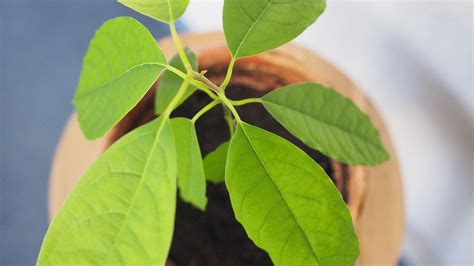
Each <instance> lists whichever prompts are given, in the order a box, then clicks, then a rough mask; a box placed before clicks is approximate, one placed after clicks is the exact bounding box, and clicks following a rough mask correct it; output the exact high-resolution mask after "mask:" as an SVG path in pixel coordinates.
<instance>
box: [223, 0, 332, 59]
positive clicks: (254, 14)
mask: <svg viewBox="0 0 474 266" xmlns="http://www.w3.org/2000/svg"><path fill="white" fill-rule="evenodd" d="M325 7H326V1H325V0H225V1H224V19H223V20H224V33H225V37H226V40H227V46H228V47H229V50H230V52H231V54H232V55H233V57H234V58H240V57H246V56H251V55H255V54H258V53H261V52H265V51H268V50H271V49H274V48H277V47H278V46H281V45H283V44H285V43H287V42H289V41H291V40H293V39H294V38H296V37H297V36H298V35H300V34H301V33H302V32H303V31H304V30H305V29H306V28H307V27H308V26H309V25H311V24H312V23H313V22H315V21H316V19H317V18H318V17H319V15H321V13H322V12H323V11H324V9H325Z"/></svg>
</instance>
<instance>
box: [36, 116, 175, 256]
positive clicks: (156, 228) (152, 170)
mask: <svg viewBox="0 0 474 266" xmlns="http://www.w3.org/2000/svg"><path fill="white" fill-rule="evenodd" d="M176 190H177V189H176V154H175V146H174V140H173V133H172V131H171V127H170V125H169V120H168V119H161V118H158V119H156V120H154V121H153V122H151V123H149V124H147V125H145V126H142V127H140V128H138V129H136V130H134V131H133V132H131V133H130V134H128V135H126V136H124V137H123V138H121V139H120V140H118V141H117V142H116V143H115V144H114V145H112V146H111V147H110V148H109V149H108V150H107V151H106V152H105V153H104V154H103V155H102V156H101V157H100V158H99V159H98V160H97V161H96V162H95V163H94V165H92V167H91V168H90V169H89V170H88V171H87V172H86V173H85V175H84V176H83V177H82V178H81V180H80V181H79V183H78V185H77V186H76V187H75V188H74V190H73V191H72V192H71V193H70V195H69V196H68V198H67V200H66V201H65V203H64V205H63V207H62V208H61V210H60V211H59V213H58V214H57V216H56V217H55V218H54V220H53V222H52V224H51V226H50V228H49V230H48V232H47V234H46V237H45V239H44V242H43V246H42V248H41V251H40V255H39V259H38V264H39V265H52V264H75V265H80V264H83V265H86V264H87V265H88V264H96V265H116V264H142V265H152V264H153V265H155V264H160V265H164V263H165V261H166V258H167V256H168V251H169V248H170V245H171V239H172V235H173V228H174V217H175V208H176Z"/></svg>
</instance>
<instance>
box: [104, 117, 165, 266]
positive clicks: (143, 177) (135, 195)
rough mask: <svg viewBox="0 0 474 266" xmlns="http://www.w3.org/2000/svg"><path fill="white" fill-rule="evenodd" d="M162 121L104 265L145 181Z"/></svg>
mask: <svg viewBox="0 0 474 266" xmlns="http://www.w3.org/2000/svg"><path fill="white" fill-rule="evenodd" d="M162 119H163V120H161V121H159V123H160V125H159V127H158V129H157V130H156V135H155V139H154V140H153V145H152V148H151V149H150V152H149V153H148V157H147V159H146V162H145V166H144V168H143V173H142V175H141V177H142V178H141V179H140V182H139V183H138V185H137V189H136V190H135V194H134V195H133V199H132V201H131V203H130V207H129V208H128V210H127V213H126V215H125V217H124V219H123V222H122V225H121V226H120V229H119V230H118V231H117V234H116V237H115V238H114V242H113V244H112V246H111V247H110V248H109V250H108V251H107V252H106V254H107V255H106V257H105V259H104V263H106V262H107V261H108V259H109V258H110V254H112V251H113V250H114V249H115V246H116V244H117V239H118V238H119V237H120V235H121V234H122V231H123V228H124V226H125V224H126V223H127V220H128V218H129V216H130V213H131V210H132V207H133V205H134V204H135V200H136V199H137V195H138V194H139V193H138V191H139V190H140V188H141V187H142V186H143V182H144V180H145V175H146V173H147V169H148V165H149V163H150V158H151V157H152V156H151V155H152V154H153V153H154V151H155V148H156V147H157V146H158V139H159V138H160V135H161V131H162V129H163V125H164V124H165V122H167V119H168V118H166V117H163V118H162Z"/></svg>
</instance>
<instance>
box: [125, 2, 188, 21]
mask: <svg viewBox="0 0 474 266" xmlns="http://www.w3.org/2000/svg"><path fill="white" fill-rule="evenodd" d="M118 2H119V3H121V4H122V5H124V6H126V7H129V8H131V9H133V10H135V11H137V12H138V13H141V14H143V15H145V16H148V17H151V18H154V19H156V20H159V21H162V22H172V21H175V20H176V19H178V18H179V17H181V15H183V13H184V11H185V10H186V8H187V7H188V4H189V0H118Z"/></svg>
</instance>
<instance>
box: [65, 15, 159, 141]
mask: <svg viewBox="0 0 474 266" xmlns="http://www.w3.org/2000/svg"><path fill="white" fill-rule="evenodd" d="M166 65H167V62H166V58H165V56H164V55H163V53H162V51H161V49H160V47H158V45H157V44H156V41H155V39H154V38H153V36H151V34H150V32H149V31H148V30H147V29H146V28H145V26H143V25H142V24H140V22H138V21H136V20H134V19H133V18H129V17H119V18H115V19H111V20H109V21H107V22H105V23H104V25H102V26H101V27H100V28H99V29H98V30H97V32H96V34H95V36H94V38H93V39H92V41H91V43H90V45H89V50H88V51H87V54H86V56H85V58H84V62H83V66H82V72H81V77H80V80H79V85H78V88H77V91H76V95H75V96H74V101H73V102H74V106H75V107H76V110H77V113H78V119H79V123H80V125H81V129H82V131H83V132H84V134H85V136H86V137H87V138H88V139H96V138H98V137H101V136H102V135H104V133H105V132H107V130H109V129H110V128H111V127H113V126H114V125H115V124H116V123H118V121H120V119H122V118H123V117H124V116H125V115H126V114H127V113H128V112H129V111H130V110H131V109H132V108H133V107H134V106H135V105H136V104H137V103H138V102H139V101H140V99H141V98H142V97H143V96H144V95H145V93H146V92H147V91H148V89H150V87H151V85H152V84H153V83H154V82H155V81H156V79H157V78H158V76H159V75H160V73H161V72H162V71H163V70H164V69H165V67H166Z"/></svg>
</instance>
